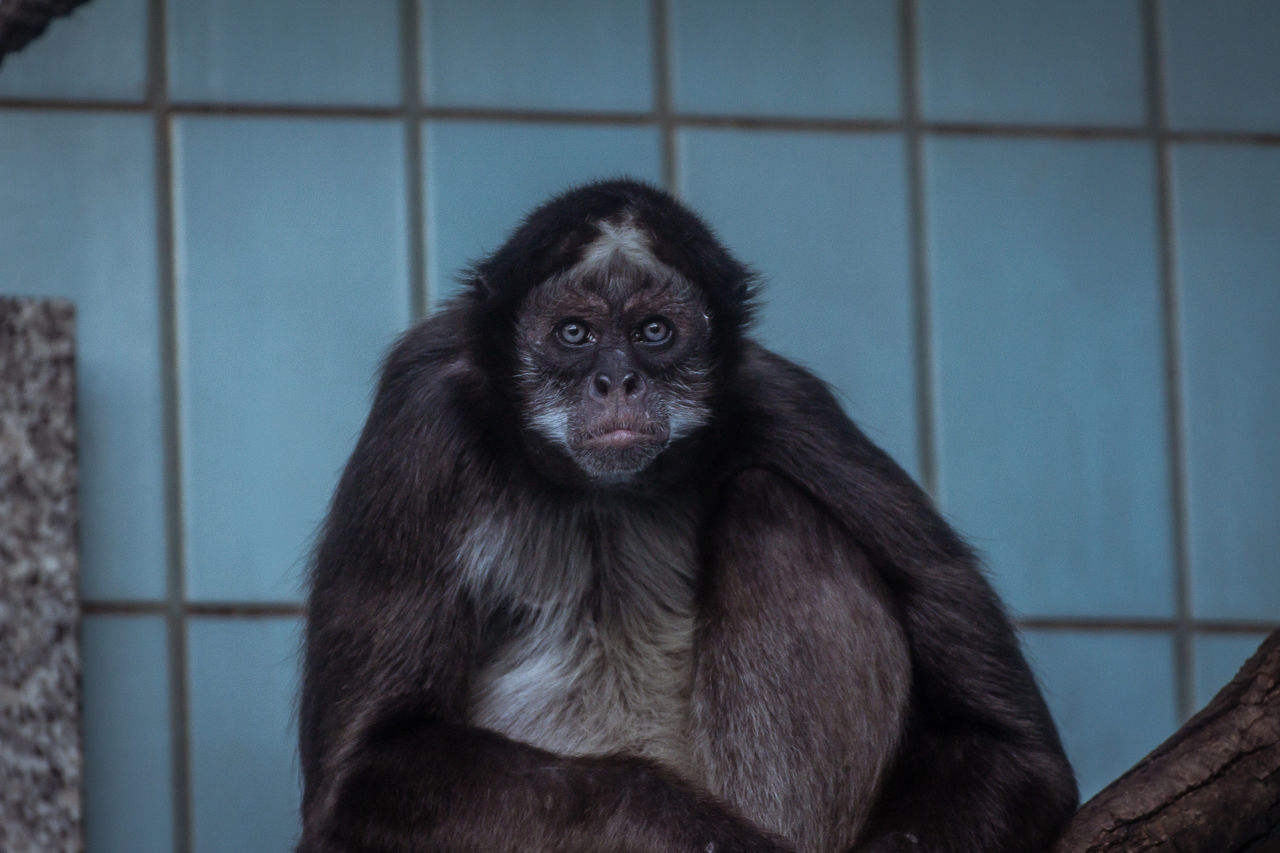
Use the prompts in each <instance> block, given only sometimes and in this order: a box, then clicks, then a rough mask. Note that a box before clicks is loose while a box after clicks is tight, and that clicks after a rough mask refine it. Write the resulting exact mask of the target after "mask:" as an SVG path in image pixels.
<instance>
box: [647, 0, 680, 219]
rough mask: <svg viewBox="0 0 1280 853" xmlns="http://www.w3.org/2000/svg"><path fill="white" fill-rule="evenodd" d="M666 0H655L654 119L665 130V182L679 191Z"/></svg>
mask: <svg viewBox="0 0 1280 853" xmlns="http://www.w3.org/2000/svg"><path fill="white" fill-rule="evenodd" d="M669 12H670V8H669V6H668V4H667V0H653V4H652V18H653V96H654V110H655V114H654V119H655V120H656V121H657V123H658V128H659V129H660V131H661V133H662V183H663V185H664V186H665V187H666V189H667V192H669V193H671V194H672V195H675V196H679V194H680V160H679V156H678V151H677V147H676V129H675V122H674V121H673V118H672V111H671V23H670V15H669Z"/></svg>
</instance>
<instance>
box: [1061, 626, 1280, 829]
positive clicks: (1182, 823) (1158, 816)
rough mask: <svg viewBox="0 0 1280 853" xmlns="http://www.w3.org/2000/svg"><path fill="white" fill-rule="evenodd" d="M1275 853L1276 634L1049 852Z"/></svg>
mask: <svg viewBox="0 0 1280 853" xmlns="http://www.w3.org/2000/svg"><path fill="white" fill-rule="evenodd" d="M1144 850H1170V851H1178V853H1202V851H1203V853H1245V851H1247V853H1263V851H1268V853H1270V851H1280V630H1277V631H1274V632H1272V634H1271V636H1269V637H1267V639H1266V640H1264V641H1263V643H1262V645H1261V646H1260V647H1259V648H1258V651H1257V652H1256V653H1255V654H1254V655H1253V657H1251V658H1250V659H1249V661H1248V662H1247V663H1246V664H1245V665H1244V666H1243V667H1242V668H1241V669H1240V671H1239V672H1238V673H1237V674H1236V677H1235V678H1233V679H1232V680H1231V683H1229V684H1228V685H1227V686H1226V687H1224V688H1222V690H1220V691H1219V692H1218V695H1217V696H1215V697H1214V698H1213V701H1211V702H1210V703H1209V704H1208V705H1207V706H1205V708H1204V709H1203V710H1202V711H1200V713H1198V714H1196V715H1195V716H1194V717H1192V718H1191V719H1190V720H1189V721H1188V722H1187V724H1186V725H1185V726H1183V727H1182V728H1181V729H1179V730H1178V731H1176V732H1174V734H1173V735H1172V736H1170V737H1169V739H1168V740H1166V741H1165V742H1164V743H1162V744H1161V745H1160V746H1158V747H1156V749H1155V750H1154V751H1153V752H1152V753H1151V754H1150V755H1148V756H1147V757H1146V758H1144V759H1142V761H1140V762H1138V763H1137V764H1136V765H1134V767H1133V768H1132V769H1131V770H1129V771H1128V772H1127V773H1125V774H1124V775H1123V776H1121V777H1120V778H1119V779H1117V780H1116V781H1114V782H1112V783H1111V784H1110V785H1108V786H1107V787H1106V788H1104V789H1103V790H1102V791H1101V792H1099V793H1098V795H1097V796H1095V797H1094V798H1093V799H1091V800H1090V801H1089V802H1087V803H1085V804H1084V805H1083V806H1082V807H1081V808H1080V811H1079V812H1078V813H1077V814H1076V816H1075V817H1074V818H1073V819H1072V820H1071V823H1070V824H1069V825H1068V827H1067V831H1066V833H1065V834H1064V835H1063V837H1062V839H1061V840H1060V841H1059V842H1058V844H1057V846H1056V847H1054V853H1113V851H1115V853H1118V851H1124V853H1134V851H1144Z"/></svg>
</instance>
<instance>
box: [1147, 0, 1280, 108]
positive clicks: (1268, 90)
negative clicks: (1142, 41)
mask: <svg viewBox="0 0 1280 853" xmlns="http://www.w3.org/2000/svg"><path fill="white" fill-rule="evenodd" d="M1163 5H1164V40H1165V50H1164V55H1165V76H1166V78H1167V80H1168V82H1167V87H1168V91H1167V93H1166V99H1167V101H1168V104H1169V123H1170V124H1171V125H1173V126H1174V127H1178V128H1207V129H1214V130H1267V131H1275V130H1280V86H1277V85H1276V81H1277V80H1280V51H1277V50H1276V45H1277V44H1280V5H1277V4H1276V3H1275V2H1273V0H1231V2H1230V3H1205V2H1203V0H1167V1H1166V2H1165V3H1164V4H1163Z"/></svg>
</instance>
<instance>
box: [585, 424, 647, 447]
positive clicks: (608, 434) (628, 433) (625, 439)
mask: <svg viewBox="0 0 1280 853" xmlns="http://www.w3.org/2000/svg"><path fill="white" fill-rule="evenodd" d="M657 440H658V436H656V435H654V434H653V433H652V432H642V431H641V430H637V429H629V428H627V427H616V428H613V429H606V430H604V431H603V432H599V433H596V434H595V435H592V436H590V437H588V438H587V440H586V442H585V444H586V445H587V446H588V447H603V448H611V449H614V450H622V449H625V448H628V447H633V446H635V445H637V444H645V443H647V442H651V441H657Z"/></svg>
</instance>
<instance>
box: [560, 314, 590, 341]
mask: <svg viewBox="0 0 1280 853" xmlns="http://www.w3.org/2000/svg"><path fill="white" fill-rule="evenodd" d="M556 337H558V338H559V339H560V340H561V341H563V342H564V343H566V344H568V345H569V346H579V345H580V344H585V343H586V342H587V341H589V340H591V330H590V329H589V328H587V324H586V323H584V322H582V321H581V320H564V321H561V323H560V325H558V326H556Z"/></svg>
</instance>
